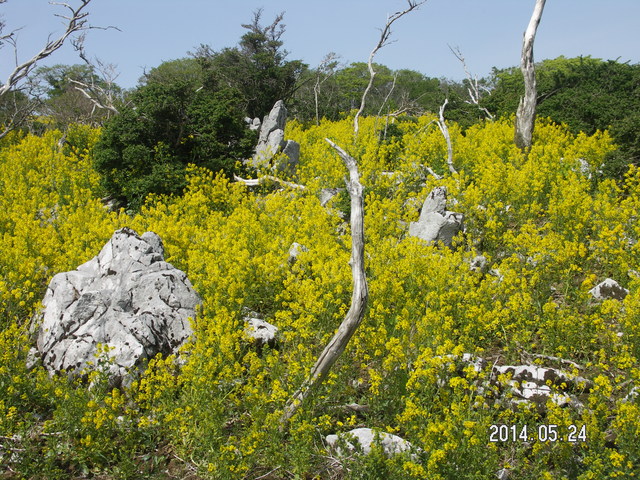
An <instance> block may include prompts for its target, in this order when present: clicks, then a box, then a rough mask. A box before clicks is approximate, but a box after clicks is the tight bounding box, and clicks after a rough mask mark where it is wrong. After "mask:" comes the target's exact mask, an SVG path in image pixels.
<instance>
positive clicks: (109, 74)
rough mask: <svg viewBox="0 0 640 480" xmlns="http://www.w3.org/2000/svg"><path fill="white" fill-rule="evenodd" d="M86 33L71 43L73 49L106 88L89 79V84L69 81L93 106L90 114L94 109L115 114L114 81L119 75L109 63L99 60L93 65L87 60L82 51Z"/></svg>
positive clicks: (73, 80)
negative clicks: (98, 76)
mask: <svg viewBox="0 0 640 480" xmlns="http://www.w3.org/2000/svg"><path fill="white" fill-rule="evenodd" d="M85 33H86V32H83V34H82V35H80V37H79V38H77V39H76V40H74V41H72V42H71V43H72V44H73V47H74V48H75V49H76V51H77V52H78V55H79V57H80V58H81V59H82V61H83V62H84V63H86V64H87V66H88V67H89V68H90V69H91V70H92V71H96V72H98V73H99V74H100V77H101V79H102V81H103V82H104V85H105V86H106V88H104V87H102V86H100V85H97V84H96V83H95V82H94V81H93V77H92V78H91V83H85V82H81V81H80V80H75V79H73V78H72V79H69V81H70V82H71V83H72V84H73V86H74V88H75V89H76V90H78V91H79V92H80V93H81V94H82V95H83V96H84V97H85V98H87V99H88V100H89V101H90V102H91V103H92V104H93V110H92V112H91V113H92V114H93V112H94V111H95V109H96V108H99V109H101V110H108V111H110V112H112V113H115V114H117V113H118V109H117V108H116V106H115V103H116V83H115V81H116V79H117V78H118V76H119V73H118V72H117V70H116V66H115V65H113V64H111V63H109V64H106V63H104V62H102V61H101V60H100V59H98V58H96V59H95V64H94V63H93V62H92V61H91V60H89V58H88V57H87V53H86V52H85V49H84V38H85V37H84V36H85Z"/></svg>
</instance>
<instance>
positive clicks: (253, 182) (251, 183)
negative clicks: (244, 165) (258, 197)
mask: <svg viewBox="0 0 640 480" xmlns="http://www.w3.org/2000/svg"><path fill="white" fill-rule="evenodd" d="M233 179H234V180H235V181H236V182H240V183H244V184H245V185H246V186H247V187H258V186H260V185H264V184H265V183H266V182H267V181H268V180H269V181H272V182H276V183H280V184H282V185H285V186H287V187H289V188H295V189H298V190H306V188H307V187H305V186H304V185H300V184H298V183H293V182H287V181H286V180H282V179H280V178H278V177H274V176H273V175H264V176H262V177H260V178H240V177H239V176H237V175H235V174H234V175H233Z"/></svg>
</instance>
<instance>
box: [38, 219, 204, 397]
mask: <svg viewBox="0 0 640 480" xmlns="http://www.w3.org/2000/svg"><path fill="white" fill-rule="evenodd" d="M42 303H43V305H44V310H43V312H42V314H41V317H40V319H39V320H40V321H41V323H40V326H39V330H38V336H37V350H38V353H39V355H40V357H41V360H42V364H43V365H44V367H45V368H46V369H47V370H48V371H49V372H51V373H56V372H61V371H66V372H67V373H69V374H77V373H79V372H81V371H83V370H84V369H87V368H89V367H91V365H94V364H95V363H96V354H98V353H99V351H100V348H99V346H102V347H101V348H103V349H104V350H108V355H109V357H110V360H111V362H112V363H111V364H110V366H109V371H108V374H109V377H110V380H111V382H112V383H113V384H116V385H117V384H119V383H121V382H122V381H125V382H127V381H128V380H129V377H128V373H127V372H128V371H129V370H130V369H132V368H134V367H138V366H140V365H141V364H142V363H143V362H144V360H146V359H149V358H152V357H154V356H155V355H156V354H158V353H162V354H171V353H174V352H176V351H177V349H178V348H179V347H180V346H181V345H183V344H184V343H185V341H186V340H187V339H188V338H189V337H190V336H191V335H192V334H193V330H192V328H191V324H190V321H189V318H194V317H195V314H196V307H197V306H198V304H199V303H200V298H199V297H198V294H197V293H196V292H195V291H194V290H193V287H192V286H191V283H190V282H189V280H188V278H187V276H186V274H185V273H184V272H182V271H180V270H178V269H176V268H175V267H174V266H173V265H171V264H169V263H167V262H165V261H164V249H163V246H162V240H161V239H160V237H159V236H158V235H156V234H155V233H152V232H146V233H144V234H143V235H142V236H138V235H137V234H136V232H134V231H133V230H131V229H129V228H122V229H120V230H118V231H116V232H115V233H114V234H113V236H112V237H111V239H110V240H109V241H108V242H107V243H106V245H105V246H104V247H103V248H102V250H101V251H100V253H99V254H98V255H97V256H96V257H94V258H93V259H91V260H89V261H88V262H86V263H84V264H82V265H80V266H79V267H78V268H77V269H76V270H73V271H70V272H63V273H59V274H57V275H55V276H54V277H53V279H52V280H51V283H50V284H49V287H48V289H47V292H46V294H45V297H44V300H43V301H42Z"/></svg>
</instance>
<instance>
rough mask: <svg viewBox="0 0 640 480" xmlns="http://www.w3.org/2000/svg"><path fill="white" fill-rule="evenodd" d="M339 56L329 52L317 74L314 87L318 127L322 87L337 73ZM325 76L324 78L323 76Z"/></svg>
mask: <svg viewBox="0 0 640 480" xmlns="http://www.w3.org/2000/svg"><path fill="white" fill-rule="evenodd" d="M337 58H338V55H336V54H335V53H334V52H329V53H328V54H327V55H326V56H325V57H324V58H323V59H322V62H320V65H319V66H318V70H317V74H316V83H315V84H314V85H313V100H314V102H315V109H316V125H320V100H319V97H320V87H321V86H322V84H323V83H324V82H326V81H327V80H329V79H330V78H331V77H332V76H334V75H335V74H336V72H337V70H336V67H337V66H338V62H337ZM323 75H324V76H323Z"/></svg>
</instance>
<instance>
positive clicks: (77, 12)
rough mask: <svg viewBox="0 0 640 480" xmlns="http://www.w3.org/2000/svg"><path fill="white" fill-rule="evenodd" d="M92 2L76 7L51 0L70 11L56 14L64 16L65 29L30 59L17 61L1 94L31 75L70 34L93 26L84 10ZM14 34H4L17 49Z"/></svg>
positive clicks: (88, 1) (1, 86) (83, 0)
mask: <svg viewBox="0 0 640 480" xmlns="http://www.w3.org/2000/svg"><path fill="white" fill-rule="evenodd" d="M90 2H91V0H81V2H80V5H79V6H78V7H76V8H73V7H72V6H71V5H69V4H68V3H59V2H49V3H50V4H51V5H56V6H60V7H64V8H65V9H67V10H68V12H69V13H68V14H67V15H62V14H56V16H57V17H59V18H62V19H63V20H64V21H65V24H66V28H65V31H64V32H63V33H62V34H61V35H60V36H59V37H57V38H55V39H51V37H49V39H48V40H47V43H46V44H45V46H44V47H43V48H42V49H41V50H40V51H39V52H37V53H36V54H35V55H34V56H33V57H31V58H30V59H29V60H26V61H24V62H22V63H18V62H16V66H15V68H14V69H13V71H12V72H11V73H10V74H9V76H8V77H7V80H6V81H5V82H4V83H3V84H2V85H0V96H2V95H4V94H5V93H7V92H8V91H9V90H11V89H12V88H15V87H16V86H17V85H18V83H20V81H22V80H23V79H24V78H25V77H26V76H27V75H29V73H30V72H31V71H32V70H33V69H34V68H35V66H36V64H37V63H38V62H39V61H40V60H42V59H44V58H47V57H48V56H49V55H51V54H52V53H53V52H55V51H56V50H58V49H59V48H60V47H62V45H63V44H64V42H65V40H66V39H67V38H68V37H69V36H70V35H72V34H74V33H76V32H79V31H82V30H87V29H88V28H91V27H90V26H89V25H88V23H87V17H88V16H89V13H88V12H85V11H84V9H85V8H86V7H87V5H89V3H90ZM14 34H15V31H14V32H11V33H10V34H8V35H4V36H3V40H4V41H6V42H7V43H10V44H11V45H13V47H14V50H16V51H17V43H16V38H15V35H14Z"/></svg>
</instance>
